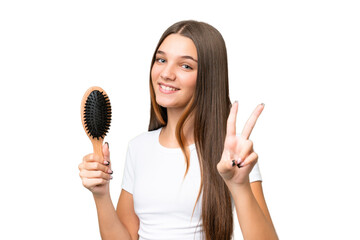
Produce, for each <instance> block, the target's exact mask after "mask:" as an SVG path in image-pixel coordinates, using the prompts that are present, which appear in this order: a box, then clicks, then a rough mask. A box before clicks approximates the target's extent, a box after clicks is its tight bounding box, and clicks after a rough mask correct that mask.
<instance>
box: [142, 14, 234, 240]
mask: <svg viewBox="0 0 360 240" xmlns="http://www.w3.org/2000/svg"><path fill="white" fill-rule="evenodd" d="M173 33H177V34H180V35H182V36H185V37H188V38H190V39H191V40H192V41H193V42H194V44H195V46H196V50H197V55H198V72H197V80H196V87H195V94H194V95H193V97H192V98H191V100H190V102H189V103H188V105H187V106H186V108H185V110H184V113H183V114H182V116H181V118H180V120H179V121H178V123H177V126H176V132H175V134H176V138H177V141H178V143H179V145H180V147H181V149H182V151H183V153H184V157H185V161H186V172H185V176H186V174H187V172H188V169H189V166H190V153H189V150H188V148H187V147H186V146H185V143H186V139H185V135H184V133H183V126H184V123H185V122H186V120H187V119H188V118H189V116H190V114H192V115H194V139H195V146H196V150H197V154H198V157H199V164H200V169H201V185H200V186H201V187H200V190H199V195H198V198H197V202H198V200H199V197H200V194H201V192H202V193H203V197H202V224H203V230H204V232H205V237H206V239H207V240H210V239H216V240H229V239H231V237H232V234H233V213H232V206H231V197H230V192H229V190H228V188H227V186H226V185H225V182H224V180H223V179H222V178H221V176H220V175H219V173H218V171H217V168H216V166H217V163H218V162H219V161H220V159H221V154H222V152H223V148H224V141H225V134H226V121H227V117H228V114H229V111H230V105H231V102H230V99H229V86H228V68H227V53H226V46H225V42H224V39H223V38H222V36H221V34H220V33H219V31H217V30H216V29H215V28H214V27H212V26H211V25H209V24H207V23H203V22H197V21H192V20H190V21H181V22H177V23H175V24H174V25H172V26H170V27H169V28H168V29H167V30H166V31H165V32H164V34H163V35H162V36H161V38H160V40H159V43H158V45H157V47H156V49H155V52H154V55H153V59H152V61H151V67H152V66H153V64H154V62H155V56H156V52H157V50H158V48H159V47H160V45H161V43H162V42H163V41H164V39H165V38H166V37H167V36H168V35H170V34H173ZM150 97H151V113H150V123H149V131H152V130H156V129H158V128H160V127H163V126H166V124H167V111H166V108H164V107H162V106H160V105H158V104H157V103H156V97H155V92H154V89H153V86H152V80H151V73H150Z"/></svg>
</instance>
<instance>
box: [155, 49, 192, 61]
mask: <svg viewBox="0 0 360 240" xmlns="http://www.w3.org/2000/svg"><path fill="white" fill-rule="evenodd" d="M156 53H158V54H162V55H166V53H165V52H163V51H161V50H157V52H156ZM180 58H184V59H190V60H193V61H194V62H198V61H197V60H196V59H195V58H193V57H192V56H188V55H184V56H180Z"/></svg>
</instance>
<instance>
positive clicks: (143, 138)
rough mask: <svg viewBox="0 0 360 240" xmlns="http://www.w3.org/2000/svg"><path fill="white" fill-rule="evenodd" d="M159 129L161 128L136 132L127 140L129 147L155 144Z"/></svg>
mask: <svg viewBox="0 0 360 240" xmlns="http://www.w3.org/2000/svg"><path fill="white" fill-rule="evenodd" d="M160 131H161V128H159V129H156V130H152V131H147V132H143V133H141V134H138V135H137V136H135V137H134V138H132V139H131V140H130V141H129V147H131V148H136V147H142V146H149V145H152V144H155V143H156V141H157V140H158V136H159V132H160Z"/></svg>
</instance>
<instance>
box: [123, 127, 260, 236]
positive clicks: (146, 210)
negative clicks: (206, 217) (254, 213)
mask: <svg viewBox="0 0 360 240" xmlns="http://www.w3.org/2000/svg"><path fill="white" fill-rule="evenodd" d="M160 131H161V128H160V129H157V130H154V131H150V132H145V133H143V134H140V135H139V136H137V137H135V138H134V139H132V140H131V141H130V142H129V145H128V150H127V154H126V162H125V169H124V175H123V181H122V188H123V189H124V190H125V191H127V192H129V193H131V194H132V195H133V199H134V209H135V213H136V215H137V216H138V217H139V220H140V228H139V232H138V233H139V237H140V238H139V239H140V240H162V239H166V240H193V239H197V240H198V239H202V238H201V236H202V221H201V203H202V197H201V195H200V199H199V201H198V203H197V205H196V208H195V211H194V215H192V213H193V209H194V206H195V201H196V198H197V196H198V193H199V189H200V167H199V161H198V156H197V153H196V147H195V144H192V145H190V146H189V149H190V166H189V171H188V173H187V175H186V177H185V179H184V174H185V170H186V163H185V159H184V155H183V152H182V151H181V148H166V147H164V146H162V145H161V144H160V143H159V134H160ZM261 180H262V179H261V175H260V171H259V167H258V164H256V165H255V166H254V168H253V170H252V171H251V173H250V181H251V182H253V181H261Z"/></svg>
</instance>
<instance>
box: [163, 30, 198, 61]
mask: <svg viewBox="0 0 360 240" xmlns="http://www.w3.org/2000/svg"><path fill="white" fill-rule="evenodd" d="M158 50H160V51H162V52H165V54H167V55H173V56H184V55H188V56H192V57H193V58H195V59H197V51H196V47H195V44H194V42H193V41H192V40H191V39H190V38H188V37H184V36H181V35H180V34H170V35H169V36H167V37H166V38H165V39H164V41H163V42H162V43H161V45H160V47H159V49H158Z"/></svg>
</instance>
